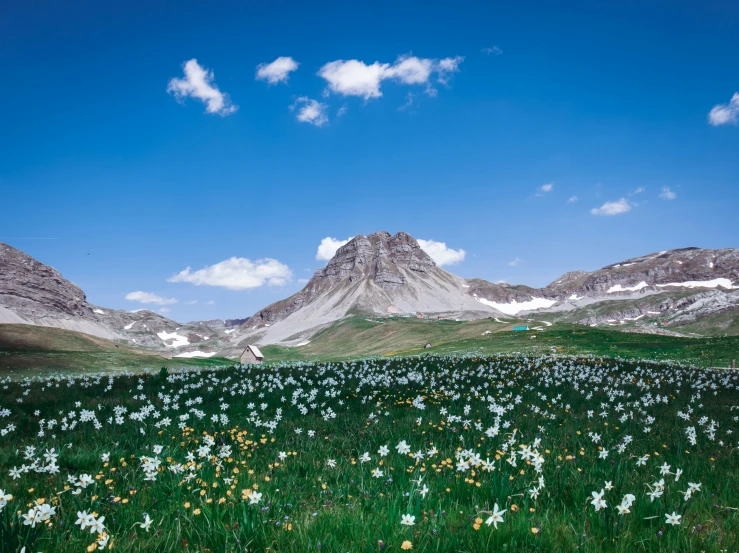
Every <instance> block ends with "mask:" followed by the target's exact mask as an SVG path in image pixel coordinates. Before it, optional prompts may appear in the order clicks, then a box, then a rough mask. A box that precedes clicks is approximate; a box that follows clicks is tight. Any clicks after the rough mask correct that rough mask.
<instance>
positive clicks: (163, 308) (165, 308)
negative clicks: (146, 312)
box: [159, 307, 172, 313]
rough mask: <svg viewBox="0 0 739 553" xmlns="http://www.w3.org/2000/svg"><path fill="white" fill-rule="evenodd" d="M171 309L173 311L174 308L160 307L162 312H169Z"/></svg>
mask: <svg viewBox="0 0 739 553" xmlns="http://www.w3.org/2000/svg"><path fill="white" fill-rule="evenodd" d="M170 311H172V310H171V309H170V308H169V307H160V308H159V312H160V313H169V312H170Z"/></svg>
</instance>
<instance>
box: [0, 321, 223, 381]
mask: <svg viewBox="0 0 739 553" xmlns="http://www.w3.org/2000/svg"><path fill="white" fill-rule="evenodd" d="M226 362H228V361H227V360H225V359H212V358H211V359H179V358H178V359H164V358H163V357H161V356H159V355H156V354H155V353H152V352H148V351H143V350H138V349H133V348H131V347H128V346H125V345H122V344H116V343H114V342H111V341H110V340H105V339H104V338H98V337H96V336H90V335H89V334H82V333H80V332H74V331H71V330H62V329H59V328H51V327H44V326H32V325H13V324H0V376H7V375H11V376H26V375H29V376H36V375H38V376H40V375H45V374H50V373H56V372H59V371H62V372H65V373H67V374H81V373H85V372H99V371H102V370H105V371H113V372H116V371H122V370H140V369H144V368H146V367H149V368H159V367H163V366H167V367H176V366H183V365H184V366H193V365H195V366H202V365H221V364H224V363H226Z"/></svg>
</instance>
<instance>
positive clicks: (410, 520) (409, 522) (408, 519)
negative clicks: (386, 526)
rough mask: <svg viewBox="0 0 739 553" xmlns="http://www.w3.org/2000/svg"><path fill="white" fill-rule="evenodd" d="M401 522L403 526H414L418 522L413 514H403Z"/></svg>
mask: <svg viewBox="0 0 739 553" xmlns="http://www.w3.org/2000/svg"><path fill="white" fill-rule="evenodd" d="M400 524H402V525H403V526H413V525H414V524H416V517H415V516H413V515H402V516H401V518H400Z"/></svg>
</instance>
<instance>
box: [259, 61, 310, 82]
mask: <svg viewBox="0 0 739 553" xmlns="http://www.w3.org/2000/svg"><path fill="white" fill-rule="evenodd" d="M298 65H300V64H299V63H298V62H297V61H295V60H294V59H292V58H291V57H290V56H281V57H279V58H277V59H276V60H275V61H273V62H272V63H260V64H259V65H257V76H256V79H257V80H260V81H267V82H268V83H269V84H277V83H286V82H287V80H288V78H289V77H290V73H291V72H292V71H295V70H296V69H297V68H298Z"/></svg>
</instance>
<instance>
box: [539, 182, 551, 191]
mask: <svg viewBox="0 0 739 553" xmlns="http://www.w3.org/2000/svg"><path fill="white" fill-rule="evenodd" d="M553 188H554V184H552V183H551V182H548V183H547V184H542V185H541V189H540V190H541V191H542V192H551V191H552V189H553Z"/></svg>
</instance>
